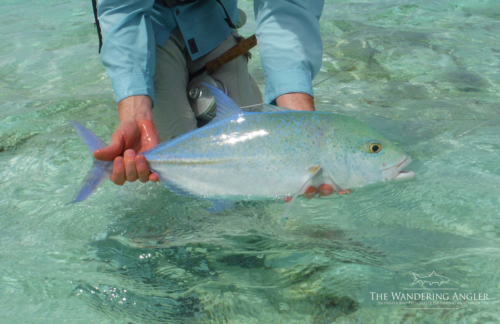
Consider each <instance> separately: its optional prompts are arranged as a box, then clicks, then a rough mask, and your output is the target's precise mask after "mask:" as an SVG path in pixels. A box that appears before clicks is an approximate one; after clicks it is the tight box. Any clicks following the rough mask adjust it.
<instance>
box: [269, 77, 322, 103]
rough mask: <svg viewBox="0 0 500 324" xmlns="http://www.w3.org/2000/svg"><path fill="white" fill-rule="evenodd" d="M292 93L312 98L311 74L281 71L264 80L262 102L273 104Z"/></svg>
mask: <svg viewBox="0 0 500 324" xmlns="http://www.w3.org/2000/svg"><path fill="white" fill-rule="evenodd" d="M292 92H301V93H306V94H308V95H310V96H311V97H314V93H313V88H312V80H311V74H310V73H309V72H306V71H303V70H291V71H281V72H277V73H274V74H272V75H270V76H269V77H267V78H266V94H265V97H264V102H265V103H267V104H269V103H273V102H275V100H276V98H278V97H279V96H281V95H283V94H285V93H292Z"/></svg>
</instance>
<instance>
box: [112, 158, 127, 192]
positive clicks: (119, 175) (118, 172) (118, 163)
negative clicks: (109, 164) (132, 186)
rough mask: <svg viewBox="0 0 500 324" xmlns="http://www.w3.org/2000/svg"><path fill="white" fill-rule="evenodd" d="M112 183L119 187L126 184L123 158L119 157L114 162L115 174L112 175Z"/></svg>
mask: <svg viewBox="0 0 500 324" xmlns="http://www.w3.org/2000/svg"><path fill="white" fill-rule="evenodd" d="M111 181H113V182H114V183H115V184H117V185H119V186H123V184H124V183H125V166H124V165H123V158H122V157H121V156H119V157H117V158H116V159H115V160H114V161H113V172H112V173H111Z"/></svg>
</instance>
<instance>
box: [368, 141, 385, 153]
mask: <svg viewBox="0 0 500 324" xmlns="http://www.w3.org/2000/svg"><path fill="white" fill-rule="evenodd" d="M368 150H369V151H370V153H378V152H380V151H382V145H380V144H378V143H371V144H370V147H369V148H368Z"/></svg>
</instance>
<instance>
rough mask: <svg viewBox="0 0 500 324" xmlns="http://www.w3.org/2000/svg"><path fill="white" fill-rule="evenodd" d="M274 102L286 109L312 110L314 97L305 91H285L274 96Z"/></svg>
mask: <svg viewBox="0 0 500 324" xmlns="http://www.w3.org/2000/svg"><path fill="white" fill-rule="evenodd" d="M276 104H277V105H278V106H281V107H285V108H288V109H293V110H299V111H314V110H315V108H314V98H313V97H311V96H310V95H308V94H306V93H301V92H292V93H285V94H283V95H281V96H279V97H278V98H276Z"/></svg>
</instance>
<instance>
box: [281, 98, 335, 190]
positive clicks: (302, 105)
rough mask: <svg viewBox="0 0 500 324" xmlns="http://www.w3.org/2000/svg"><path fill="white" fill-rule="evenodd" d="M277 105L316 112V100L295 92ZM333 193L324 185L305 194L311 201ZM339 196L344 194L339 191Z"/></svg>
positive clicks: (309, 188) (330, 187)
mask: <svg viewBox="0 0 500 324" xmlns="http://www.w3.org/2000/svg"><path fill="white" fill-rule="evenodd" d="M276 104H277V105H278V106H280V107H285V108H288V109H293V110H298V111H315V110H316V109H315V108H314V99H313V97H311V96H310V95H308V94H306V93H300V92H293V93H285V94H283V95H281V96H279V97H278V98H276ZM332 193H333V188H332V186H330V185H327V184H322V185H320V186H319V187H318V188H316V187H313V186H310V187H308V188H307V189H306V191H305V192H304V198H307V199H311V198H314V196H316V194H319V195H318V196H319V197H325V196H329V195H331V194H332ZM339 194H343V193H341V192H340V191H339Z"/></svg>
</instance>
